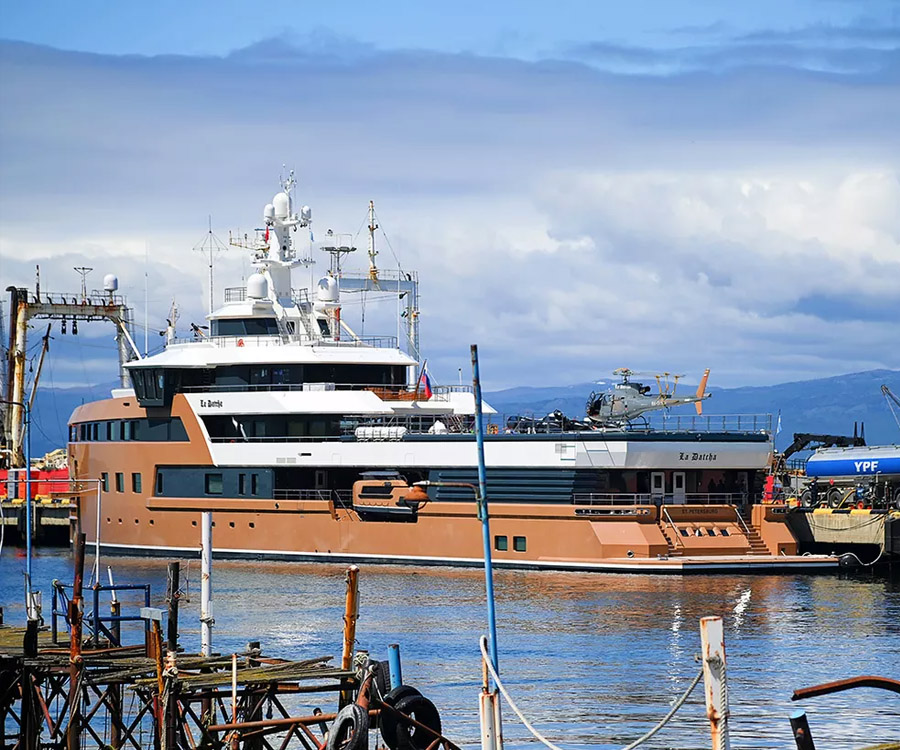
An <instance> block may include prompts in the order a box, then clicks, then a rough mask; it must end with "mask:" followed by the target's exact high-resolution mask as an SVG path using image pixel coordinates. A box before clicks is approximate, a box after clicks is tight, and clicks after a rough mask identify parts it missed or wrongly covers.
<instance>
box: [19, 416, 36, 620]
mask: <svg viewBox="0 0 900 750" xmlns="http://www.w3.org/2000/svg"><path fill="white" fill-rule="evenodd" d="M22 406H23V408H24V410H25V537H26V540H25V555H26V559H25V576H26V577H27V578H28V602H27V607H28V616H29V617H31V614H32V612H31V516H32V513H33V512H34V508H33V507H32V505H31V409H30V408H29V406H28V402H27V401H26V400H25V399H22Z"/></svg>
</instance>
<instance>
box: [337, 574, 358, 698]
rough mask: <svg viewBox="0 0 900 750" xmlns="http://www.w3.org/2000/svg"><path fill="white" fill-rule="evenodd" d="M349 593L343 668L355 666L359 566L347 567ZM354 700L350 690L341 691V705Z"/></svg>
mask: <svg viewBox="0 0 900 750" xmlns="http://www.w3.org/2000/svg"><path fill="white" fill-rule="evenodd" d="M346 581H347V595H346V600H345V603H344V645H343V649H342V651H341V669H343V670H349V669H350V668H351V667H352V666H353V645H354V644H355V643H356V622H357V620H359V567H358V566H356V565H351V566H350V567H349V568H347V578H346ZM351 701H352V696H351V694H350V690H344V691H342V692H341V699H340V706H341V708H343V707H344V706H346V705H347V704H348V703H350V702H351Z"/></svg>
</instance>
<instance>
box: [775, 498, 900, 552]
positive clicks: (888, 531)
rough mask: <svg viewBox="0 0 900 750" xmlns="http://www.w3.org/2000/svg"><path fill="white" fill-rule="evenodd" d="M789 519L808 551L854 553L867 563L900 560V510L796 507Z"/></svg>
mask: <svg viewBox="0 0 900 750" xmlns="http://www.w3.org/2000/svg"><path fill="white" fill-rule="evenodd" d="M787 518H788V524H789V526H790V529H791V531H792V532H793V533H794V535H795V536H796V537H797V540H798V541H799V543H800V544H801V545H802V547H803V548H804V549H809V550H828V551H829V552H831V553H832V554H842V553H853V556H854V557H856V556H858V557H859V558H862V559H863V561H868V560H873V561H882V560H883V561H891V560H893V561H894V562H896V560H898V559H900V510H892V509H886V508H793V509H792V510H791V512H790V513H789V514H788V516H787Z"/></svg>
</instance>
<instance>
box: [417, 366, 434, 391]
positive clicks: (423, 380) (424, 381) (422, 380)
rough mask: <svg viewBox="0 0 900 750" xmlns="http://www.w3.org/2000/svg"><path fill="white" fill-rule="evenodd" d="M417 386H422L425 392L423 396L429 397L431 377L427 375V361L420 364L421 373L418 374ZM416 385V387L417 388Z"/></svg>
mask: <svg viewBox="0 0 900 750" xmlns="http://www.w3.org/2000/svg"><path fill="white" fill-rule="evenodd" d="M418 386H421V387H422V390H423V391H424V392H425V398H426V399H428V398H431V394H432V390H431V378H430V377H428V363H427V362H426V363H425V364H424V365H422V374H421V375H420V376H419V383H418ZM418 386H417V389H418Z"/></svg>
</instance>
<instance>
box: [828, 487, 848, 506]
mask: <svg viewBox="0 0 900 750" xmlns="http://www.w3.org/2000/svg"><path fill="white" fill-rule="evenodd" d="M843 499H844V493H843V492H842V491H841V490H840V489H838V488H837V487H832V488H831V489H830V490H828V505H830V506H831V507H832V508H838V507H840V505H841V500H843Z"/></svg>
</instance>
